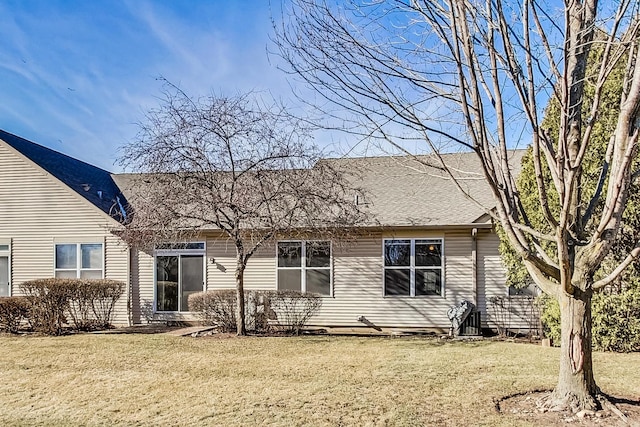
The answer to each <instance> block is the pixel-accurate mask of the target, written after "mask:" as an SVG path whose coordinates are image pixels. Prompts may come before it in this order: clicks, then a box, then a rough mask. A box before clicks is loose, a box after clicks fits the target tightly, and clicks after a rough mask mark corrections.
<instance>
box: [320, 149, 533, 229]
mask: <svg viewBox="0 0 640 427" xmlns="http://www.w3.org/2000/svg"><path fill="white" fill-rule="evenodd" d="M525 152H526V150H512V151H510V152H509V155H510V159H509V164H510V166H511V167H512V170H513V173H514V174H515V175H517V174H518V173H519V171H520V161H521V159H522V156H523V155H524V153H525ZM442 158H443V160H444V162H445V164H446V165H447V166H448V168H449V169H450V170H452V172H453V173H454V174H455V176H456V180H457V182H458V183H459V184H460V187H461V188H462V189H464V191H465V192H467V193H468V194H469V195H471V196H472V197H473V198H474V199H475V200H476V201H477V202H478V203H479V204H480V205H481V206H478V204H477V203H475V202H474V201H472V200H470V199H469V198H468V197H466V196H465V195H464V194H463V193H462V191H460V189H459V188H458V187H457V186H456V184H455V183H454V182H453V180H452V179H451V178H450V177H449V176H448V175H447V174H446V173H445V172H444V171H443V170H441V169H439V167H440V166H439V161H438V159H437V158H435V156H429V155H424V156H417V157H412V156H398V157H390V156H387V157H369V158H367V157H363V158H343V159H328V160H325V161H330V162H334V163H335V164H336V166H338V167H339V168H342V169H344V170H346V171H353V175H354V177H356V178H354V181H355V182H354V185H355V186H360V187H362V188H363V190H364V191H363V192H364V195H361V196H360V197H359V198H360V199H364V200H360V203H364V204H366V205H367V207H368V209H369V210H370V212H371V214H372V216H373V217H374V218H375V219H376V220H377V221H378V222H379V223H380V225H382V226H391V227H393V226H395V227H401V226H423V227H441V226H454V225H471V224H474V223H485V222H490V218H489V217H488V216H487V215H486V213H487V212H486V209H491V208H493V207H494V206H495V201H494V199H493V194H492V193H491V190H490V188H489V186H488V184H487V183H486V181H485V179H484V175H483V173H482V169H481V167H480V161H479V160H478V157H477V155H476V154H475V153H473V152H467V153H451V154H443V155H442ZM483 207H484V208H486V209H483Z"/></svg>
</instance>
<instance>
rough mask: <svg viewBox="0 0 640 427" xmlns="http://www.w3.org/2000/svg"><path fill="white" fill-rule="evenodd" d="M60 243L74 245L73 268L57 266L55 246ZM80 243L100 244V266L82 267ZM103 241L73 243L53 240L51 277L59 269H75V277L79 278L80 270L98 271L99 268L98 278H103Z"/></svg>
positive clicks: (60, 244) (80, 275)
mask: <svg viewBox="0 0 640 427" xmlns="http://www.w3.org/2000/svg"><path fill="white" fill-rule="evenodd" d="M62 245H66V246H72V245H74V246H75V247H76V267H75V268H57V267H56V266H57V265H58V262H57V261H58V260H57V257H58V251H57V246H62ZM82 245H100V260H101V261H102V266H101V267H100V268H82ZM104 245H105V244H104V242H97V241H94V242H89V241H88V242H81V243H75V242H55V243H54V244H53V277H56V273H57V272H59V271H75V272H76V279H80V278H81V277H82V272H83V271H98V270H100V278H101V279H104V270H105V268H104V267H105V256H104V254H105V252H104V250H105V248H104Z"/></svg>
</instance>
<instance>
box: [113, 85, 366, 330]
mask: <svg viewBox="0 0 640 427" xmlns="http://www.w3.org/2000/svg"><path fill="white" fill-rule="evenodd" d="M162 101H163V102H162V105H161V106H160V107H159V108H158V109H155V110H152V111H150V112H149V113H148V114H147V121H146V122H145V123H144V124H142V125H141V130H140V133H139V135H138V138H137V140H136V141H135V142H132V143H130V144H129V145H127V146H125V147H124V149H123V155H122V158H121V160H122V163H123V164H124V165H125V166H127V167H128V168H131V169H133V170H134V171H136V172H140V173H139V174H136V175H134V176H133V179H132V180H131V184H132V185H131V187H132V188H130V189H129V190H130V191H133V196H132V197H131V200H129V202H130V203H131V204H132V207H133V211H132V215H131V220H130V221H129V223H128V224H127V226H126V229H125V230H124V231H123V232H122V236H123V238H124V239H125V240H126V241H128V242H129V243H130V244H134V245H138V246H142V247H146V248H153V246H154V245H157V244H158V243H160V242H180V241H186V240H188V239H190V238H193V237H194V236H196V235H198V234H199V233H202V232H203V231H209V232H211V231H214V232H215V231H217V232H219V233H222V235H223V236H226V237H227V238H228V239H229V241H230V242H231V243H232V244H233V245H234V246H235V251H236V269H235V280H236V290H237V316H236V320H237V325H238V330H237V332H238V335H244V334H245V333H246V331H245V315H244V272H245V269H246V266H247V262H248V261H249V259H250V258H251V256H252V255H254V254H255V252H256V251H257V250H258V249H259V248H260V247H261V246H263V245H264V244H265V243H267V242H269V241H271V240H272V239H274V238H276V237H280V236H286V237H287V238H296V237H299V238H301V237H303V236H309V235H315V234H318V233H321V234H322V236H323V238H331V237H336V236H337V237H340V238H344V237H345V235H348V234H349V232H348V230H351V229H353V226H354V225H357V224H358V222H359V221H360V220H362V219H364V215H363V214H362V213H361V212H360V211H359V209H358V207H357V206H356V205H355V204H354V203H353V197H354V192H355V191H356V190H357V189H355V188H352V187H350V184H349V180H347V179H346V175H345V172H344V171H339V170H337V169H335V168H333V167H332V165H331V163H330V162H322V161H320V162H319V161H318V160H320V158H321V154H322V153H321V151H320V150H319V149H318V148H317V147H315V146H314V145H312V144H311V143H310V141H311V139H310V129H309V128H308V127H307V126H305V125H304V124H303V123H302V122H300V121H299V120H296V119H294V118H293V117H292V116H291V115H289V114H287V113H286V111H285V110H284V109H283V108H281V107H279V106H275V105H265V104H264V103H261V102H259V101H258V100H257V99H256V97H255V96H254V94H251V93H250V94H242V95H237V96H231V97H227V96H217V95H212V96H208V97H203V98H199V99H194V98H191V97H189V96H188V95H187V94H185V93H184V92H183V91H182V90H180V89H179V88H177V87H176V86H174V85H170V84H168V83H167V90H166V91H165V97H164V99H163V100H162Z"/></svg>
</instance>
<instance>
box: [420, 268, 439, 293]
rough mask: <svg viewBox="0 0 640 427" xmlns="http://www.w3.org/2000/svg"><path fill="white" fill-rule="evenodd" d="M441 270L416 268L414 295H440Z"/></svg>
mask: <svg viewBox="0 0 640 427" xmlns="http://www.w3.org/2000/svg"><path fill="white" fill-rule="evenodd" d="M441 273H442V272H441V270H440V269H437V270H420V269H416V295H442V281H441Z"/></svg>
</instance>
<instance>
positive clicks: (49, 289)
mask: <svg viewBox="0 0 640 427" xmlns="http://www.w3.org/2000/svg"><path fill="white" fill-rule="evenodd" d="M70 280H71V279H39V280H30V281H28V282H23V283H21V284H20V289H21V290H22V292H23V293H25V294H26V295H27V296H29V297H30V298H29V301H30V302H31V306H30V307H29V321H30V322H31V325H32V326H33V328H34V329H35V330H36V331H38V332H42V333H45V334H48V335H60V334H61V333H62V329H63V325H64V324H65V323H66V321H67V319H66V317H65V311H67V307H68V306H69V300H70V299H71V297H72V287H71V286H69V281H70Z"/></svg>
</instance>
